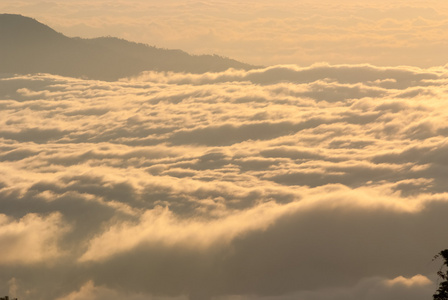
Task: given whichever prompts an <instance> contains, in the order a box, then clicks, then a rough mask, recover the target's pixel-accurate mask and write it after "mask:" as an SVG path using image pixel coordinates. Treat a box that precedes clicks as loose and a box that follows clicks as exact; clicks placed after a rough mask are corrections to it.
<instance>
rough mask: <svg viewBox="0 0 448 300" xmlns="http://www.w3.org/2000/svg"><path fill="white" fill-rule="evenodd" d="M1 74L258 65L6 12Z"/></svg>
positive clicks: (0, 23)
mask: <svg viewBox="0 0 448 300" xmlns="http://www.w3.org/2000/svg"><path fill="white" fill-rule="evenodd" d="M0 56H1V57H2V59H1V60H0V73H18V74H28V73H51V74H58V75H63V76H71V77H84V78H90V79H99V80H109V81H112V80H117V79H119V78H123V77H127V76H132V75H137V74H139V73H140V72H142V71H149V70H156V71H175V72H189V73H204V72H217V71H224V70H226V69H229V68H236V69H245V70H248V69H252V68H254V66H251V65H248V64H244V63H241V62H238V61H236V60H232V59H229V58H224V57H220V56H217V55H190V54H188V53H186V52H183V51H181V50H167V49H160V48H156V47H152V46H148V45H144V44H139V43H134V42H129V41H126V40H122V39H118V38H113V37H101V38H95V39H83V38H69V37H66V36H64V35H63V34H61V33H58V32H56V31H55V30H53V29H51V28H50V27H48V26H46V25H44V24H42V23H40V22H38V21H36V20H34V19H31V18H28V17H24V16H21V15H12V14H0Z"/></svg>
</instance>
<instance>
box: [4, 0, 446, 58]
mask: <svg viewBox="0 0 448 300" xmlns="http://www.w3.org/2000/svg"><path fill="white" fill-rule="evenodd" d="M0 11H2V12H8V13H20V14H23V15H26V16H30V17H33V18H36V19H38V20H39V21H41V22H43V23H45V24H47V25H50V27H52V28H55V29H56V30H57V31H60V32H62V33H64V34H66V35H68V36H81V37H98V36H109V35H110V36H117V37H121V38H125V39H127V40H132V41H139V42H144V43H147V44H149V45H155V46H158V47H163V48H170V49H182V50H185V51H187V52H189V53H193V54H219V55H224V56H228V57H232V58H234V59H237V60H240V61H244V62H247V63H250V64H254V65H264V66H267V65H273V64H285V63H294V64H299V65H302V66H309V65H311V64H313V63H315V62H319V61H326V62H329V63H332V64H341V63H350V64H353V63H366V62H367V63H371V64H375V65H383V66H390V65H394V66H395V65H412V66H416V65H417V66H420V67H429V66H436V65H443V64H446V63H447V55H446V53H448V46H447V44H446V40H447V38H448V33H447V30H446V29H447V26H448V21H447V20H448V18H447V16H448V7H447V5H446V3H445V2H443V1H440V0H426V1H417V0H407V1H399V0H388V1H387V0H377V1H366V0H338V1H337V2H336V3H335V1H332V0H321V1H296V0H280V1H274V2H273V1H269V0H246V1H244V2H243V1H237V0H225V1H218V0H208V1H193V0H170V1H164V2H161V1H158V0H114V1H112V2H111V1H106V0H96V1H95V2H92V1H88V0H72V1H46V2H38V3H36V1H35V0H2V1H1V3H0Z"/></svg>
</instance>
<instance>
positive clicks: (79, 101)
mask: <svg viewBox="0 0 448 300" xmlns="http://www.w3.org/2000/svg"><path fill="white" fill-rule="evenodd" d="M446 84H447V77H446V69H445V68H444V67H436V68H430V69H419V68H410V67H396V68H392V67H388V68H384V67H375V66H372V65H328V64H316V65H314V66H311V67H307V68H303V67H298V66H292V65H289V66H286V65H279V66H272V67H269V68H264V69H258V70H252V71H247V72H242V71H236V70H228V71H225V72H221V73H206V74H202V75H192V74H181V73H147V74H142V75H141V76H140V77H138V78H131V79H123V80H121V81H117V82H101V81H93V80H82V79H73V78H64V77H60V76H53V75H50V74H36V75H24V76H14V75H11V76H6V75H4V76H3V77H1V78H0V86H4V87H7V88H6V89H0V107H1V108H2V109H1V110H0V127H1V131H0V149H1V151H0V206H1V213H2V214H1V217H0V218H1V222H2V223H1V225H0V241H1V242H2V244H6V245H7V246H5V247H2V249H1V250H0V254H1V255H0V257H1V258H0V264H1V265H2V268H1V269H0V293H4V294H6V293H8V292H9V290H10V289H11V287H13V290H14V293H16V295H17V297H19V298H20V299H25V300H26V299H81V298H91V299H104V298H110V299H115V298H123V297H129V298H131V299H136V300H138V299H143V298H145V299H205V300H210V299H310V300H311V299H314V300H318V299H379V298H381V299H397V298H398V299H400V298H406V297H408V298H409V299H414V298H415V299H417V296H418V297H422V295H424V294H430V293H431V292H430V290H433V289H434V288H435V287H434V286H432V284H431V283H430V282H429V281H434V278H433V277H431V276H433V274H435V273H436V271H437V267H438V266H437V265H436V264H431V258H432V257H433V256H434V254H436V253H438V252H439V251H440V250H441V249H444V248H446V245H445V241H443V239H442V238H440V237H441V236H442V237H443V236H444V234H445V233H444V230H445V228H446V227H447V226H448V224H447V221H446V217H445V216H446V214H447V213H448V197H447V194H446V193H447V189H446V174H447V163H446V158H445V155H444V153H446V145H447V141H446V138H447V135H446V132H447V130H446V125H445V124H446V115H447V114H446V103H445V102H446V99H447V89H446ZM410 233H412V234H410ZM2 251H3V252H2ZM41 274H45V276H41ZM417 274H420V275H417ZM12 278H14V280H13V281H11V280H12ZM428 280H429V281H428ZM1 282H3V284H1ZM8 282H10V284H7V283H8ZM55 286H57V287H58V288H55ZM412 297H414V298H412Z"/></svg>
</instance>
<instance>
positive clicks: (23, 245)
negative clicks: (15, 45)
mask: <svg viewBox="0 0 448 300" xmlns="http://www.w3.org/2000/svg"><path fill="white" fill-rule="evenodd" d="M0 225H1V227H0V243H1V244H2V247H1V250H0V257H1V258H0V264H1V265H16V264H18V265H20V264H33V263H40V262H44V261H49V260H52V259H57V258H58V257H59V256H61V255H62V254H63V253H62V252H61V250H60V249H59V246H58V242H59V239H60V238H61V236H62V235H63V234H64V233H65V232H66V231H67V229H68V227H67V225H65V224H64V223H63V222H62V220H61V215H60V214H58V213H53V214H51V215H49V216H47V217H41V216H39V215H36V214H27V215H25V216H24V217H23V218H21V219H20V220H17V221H16V220H14V219H12V218H8V217H7V216H6V215H4V214H1V215H0Z"/></svg>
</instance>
